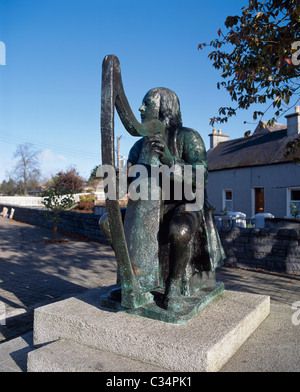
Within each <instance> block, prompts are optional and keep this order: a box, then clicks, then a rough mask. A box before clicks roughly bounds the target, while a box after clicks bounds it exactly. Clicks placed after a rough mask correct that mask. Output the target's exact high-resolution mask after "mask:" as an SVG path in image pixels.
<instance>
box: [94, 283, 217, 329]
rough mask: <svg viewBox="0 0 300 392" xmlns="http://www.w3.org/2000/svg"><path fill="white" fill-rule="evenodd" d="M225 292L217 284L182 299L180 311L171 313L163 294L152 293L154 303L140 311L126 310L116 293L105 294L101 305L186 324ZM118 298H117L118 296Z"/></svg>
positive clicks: (167, 321) (180, 299) (168, 321)
mask: <svg viewBox="0 0 300 392" xmlns="http://www.w3.org/2000/svg"><path fill="white" fill-rule="evenodd" d="M223 291H224V284H223V283H222V282H217V284H216V287H214V288H206V289H202V290H199V291H197V293H196V294H194V295H193V296H191V297H180V298H178V301H180V309H179V310H174V311H169V310H166V309H164V307H163V293H160V292H159V291H157V292H152V293H153V296H154V301H153V302H151V303H148V304H146V305H144V306H141V307H140V308H138V309H129V310H128V309H124V308H123V307H122V306H121V302H120V301H121V298H114V294H113V293H114V292H112V293H108V294H104V295H102V296H101V298H100V305H101V307H103V308H106V309H110V310H120V311H124V312H126V313H129V314H134V315H136V316H142V317H148V318H151V319H154V320H159V321H164V322H166V323H173V324H184V323H186V322H188V321H189V320H191V319H192V318H193V317H194V316H195V315H196V314H197V313H198V312H199V311H200V310H201V309H203V308H204V307H205V306H206V305H208V304H209V303H210V302H211V301H212V300H213V299H215V298H216V297H217V296H218V295H220V294H221V293H222V292H223ZM116 297H117V296H116Z"/></svg>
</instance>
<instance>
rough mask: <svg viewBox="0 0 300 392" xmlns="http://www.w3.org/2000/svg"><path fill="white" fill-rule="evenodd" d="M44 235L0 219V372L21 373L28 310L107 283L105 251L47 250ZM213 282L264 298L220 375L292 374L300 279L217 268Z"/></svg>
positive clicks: (77, 242)
mask: <svg viewBox="0 0 300 392" xmlns="http://www.w3.org/2000/svg"><path fill="white" fill-rule="evenodd" d="M50 237H51V232H50V231H49V230H46V229H42V228H38V227H34V226H30V225H27V224H23V223H20V222H16V221H13V220H7V219H4V218H2V217H1V218H0V251H1V253H0V301H1V304H2V305H3V304H4V305H5V313H6V314H5V315H6V319H5V321H6V325H0V342H2V343H0V371H19V372H20V371H23V372H24V371H26V361H27V353H28V351H30V350H31V349H32V329H33V311H34V309H35V308H36V307H39V306H42V305H45V304H48V303H52V302H56V301H58V300H60V299H64V298H67V297H71V296H76V295H78V294H81V293H84V292H86V291H88V290H90V289H94V288H99V287H103V286H110V285H112V284H114V283H115V278H116V261H115V258H114V254H113V252H112V250H111V248H110V247H109V246H108V245H105V244H101V243H96V242H92V241H84V240H81V239H76V238H72V237H67V236H62V235H60V239H62V240H65V242H63V243H59V244H53V243H49V242H48V241H47V240H48V239H50ZM217 277H218V280H220V281H222V282H224V284H225V288H226V289H227V290H233V291H245V292H250V293H257V294H263V295H269V296H270V297H271V315H270V316H269V317H268V318H267V319H266V320H265V321H264V322H263V324H262V325H261V327H259V328H258V330H257V331H255V333H254V334H253V335H252V336H251V337H250V338H249V339H248V340H247V342H246V343H245V344H244V345H243V346H242V347H241V348H240V350H239V351H238V352H237V354H236V355H234V357H232V358H231V360H230V361H229V362H228V363H227V364H226V365H225V366H224V367H223V369H222V371H299V370H300V325H297V322H298V320H299V322H300V314H299V315H298V314H297V310H296V309H292V305H293V304H295V302H297V301H300V276H292V275H286V274H278V273H269V272H265V271H250V270H244V269H236V268H225V267H224V268H221V269H219V270H218V272H217ZM295 306H296V305H295ZM298 308H300V303H299V306H298ZM0 317H1V316H0ZM0 320H1V319H0ZM293 321H294V323H293ZM132 371H135V369H134V368H133V369H132Z"/></svg>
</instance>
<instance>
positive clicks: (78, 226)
mask: <svg viewBox="0 0 300 392" xmlns="http://www.w3.org/2000/svg"><path fill="white" fill-rule="evenodd" d="M3 207H5V206H4V205H2V204H0V211H2V209H3ZM8 208H9V211H10V208H14V210H15V213H14V219H15V220H17V221H20V222H24V223H28V224H30V225H34V226H41V227H46V228H49V229H51V228H52V222H51V221H49V220H47V219H46V216H45V210H44V209H42V208H28V207H19V206H9V207H8ZM98 221H99V216H97V215H94V214H84V213H78V212H72V211H62V212H61V219H60V222H59V223H58V226H57V229H58V230H59V231H61V232H64V233H69V234H72V235H76V236H81V237H85V238H89V239H90V240H93V241H98V242H106V240H105V238H104V237H103V234H102V231H101V230H100V227H99V224H98Z"/></svg>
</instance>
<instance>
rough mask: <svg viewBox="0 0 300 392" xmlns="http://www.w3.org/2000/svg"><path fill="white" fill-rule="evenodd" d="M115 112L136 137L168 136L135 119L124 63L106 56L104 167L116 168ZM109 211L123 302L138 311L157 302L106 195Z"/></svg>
mask: <svg viewBox="0 0 300 392" xmlns="http://www.w3.org/2000/svg"><path fill="white" fill-rule="evenodd" d="M114 108H116V109H117V112H118V115H119V117H120V119H121V121H122V123H123V125H124V127H125V129H126V130H127V131H128V132H129V133H130V135H132V136H149V135H153V134H157V133H161V134H163V133H164V126H163V124H162V123H161V122H160V121H158V120H152V121H149V122H147V123H140V122H139V121H138V120H137V119H136V117H135V116H134V114H133V112H132V110H131V108H130V106H129V103H128V100H127V98H126V95H125V93H124V88H123V83H122V77H121V70H120V63H119V60H118V58H117V57H116V56H114V55H109V56H106V57H105V58H104V60H103V64H102V88H101V146H102V164H103V165H110V166H111V167H114V168H115V137H114ZM111 186H112V193H113V194H115V195H116V194H117V182H116V179H111ZM106 208H107V215H108V221H109V226H110V233H111V239H112V244H113V249H114V252H115V255H116V259H117V262H118V267H119V273H120V281H121V292H122V302H121V305H122V306H123V307H125V308H128V309H136V308H138V307H140V306H143V305H145V304H147V303H149V302H152V301H153V296H152V294H151V293H150V291H147V290H146V291H145V290H144V289H143V286H141V284H140V282H141V281H140V280H139V277H138V272H137V270H138V268H135V267H134V264H133V263H132V260H130V252H129V250H128V242H127V241H126V236H125V232H124V227H123V222H122V216H121V212H120V206H119V202H118V200H117V199H116V200H112V199H110V198H109V197H107V195H106Z"/></svg>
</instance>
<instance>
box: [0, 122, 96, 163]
mask: <svg viewBox="0 0 300 392" xmlns="http://www.w3.org/2000/svg"><path fill="white" fill-rule="evenodd" d="M0 141H2V142H4V143H9V144H14V145H17V144H21V143H22V142H24V143H25V142H27V143H31V144H33V145H36V146H37V147H41V148H45V149H52V150H53V151H55V152H57V153H60V154H65V155H69V156H72V157H80V158H89V159H98V160H99V159H100V153H99V154H96V153H93V152H86V151H83V150H81V149H78V148H76V147H74V146H71V145H61V144H54V143H48V142H45V141H41V140H38V139H32V138H28V137H26V136H24V135H17V134H12V133H10V132H6V131H3V130H1V129H0Z"/></svg>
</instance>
